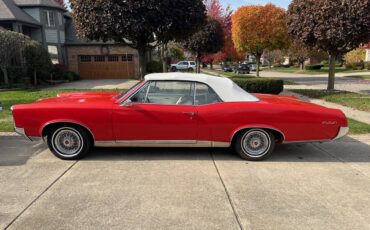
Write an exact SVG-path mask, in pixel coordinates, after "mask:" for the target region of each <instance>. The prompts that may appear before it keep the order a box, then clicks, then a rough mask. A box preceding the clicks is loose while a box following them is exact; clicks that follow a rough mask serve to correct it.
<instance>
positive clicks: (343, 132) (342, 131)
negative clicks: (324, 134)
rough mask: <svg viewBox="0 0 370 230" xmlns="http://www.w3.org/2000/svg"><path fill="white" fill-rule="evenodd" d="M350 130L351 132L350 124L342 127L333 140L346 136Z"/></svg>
mask: <svg viewBox="0 0 370 230" xmlns="http://www.w3.org/2000/svg"><path fill="white" fill-rule="evenodd" d="M348 132H349V127H348V126H345V127H340V128H339V132H338V134H337V136H336V137H335V138H334V139H333V140H338V139H340V138H342V137H344V136H346V135H347V134H348Z"/></svg>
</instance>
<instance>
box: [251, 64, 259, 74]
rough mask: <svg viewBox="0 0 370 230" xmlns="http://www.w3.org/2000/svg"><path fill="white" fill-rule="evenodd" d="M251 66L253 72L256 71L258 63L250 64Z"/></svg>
mask: <svg viewBox="0 0 370 230" xmlns="http://www.w3.org/2000/svg"><path fill="white" fill-rule="evenodd" d="M249 68H250V70H251V71H252V72H256V71H257V65H256V64H249Z"/></svg>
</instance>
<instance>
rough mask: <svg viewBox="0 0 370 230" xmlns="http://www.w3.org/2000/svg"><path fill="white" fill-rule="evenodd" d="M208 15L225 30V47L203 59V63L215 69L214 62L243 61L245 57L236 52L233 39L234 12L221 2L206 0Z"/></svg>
mask: <svg viewBox="0 0 370 230" xmlns="http://www.w3.org/2000/svg"><path fill="white" fill-rule="evenodd" d="M205 5H206V8H207V14H208V16H209V17H210V18H213V19H216V20H217V21H219V22H220V24H221V25H222V28H223V30H224V40H225V46H224V48H223V50H221V51H220V52H218V53H215V54H210V55H207V56H204V57H203V58H202V62H208V63H210V64H211V69H212V68H213V62H222V61H226V60H227V61H234V60H241V59H243V57H242V56H241V55H239V54H238V52H236V50H235V48H234V44H233V42H232V38H231V15H232V13H233V11H232V10H231V8H230V6H227V7H226V8H224V7H223V6H222V5H221V3H220V1H219V0H205Z"/></svg>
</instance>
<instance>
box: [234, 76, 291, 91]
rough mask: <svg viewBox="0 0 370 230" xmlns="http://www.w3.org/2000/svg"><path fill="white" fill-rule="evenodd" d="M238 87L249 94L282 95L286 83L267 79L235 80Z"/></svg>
mask: <svg viewBox="0 0 370 230" xmlns="http://www.w3.org/2000/svg"><path fill="white" fill-rule="evenodd" d="M232 80H233V81H234V82H235V83H236V84H237V85H239V86H240V87H241V88H242V89H244V90H245V91H247V92H249V93H263V94H280V93H281V92H282V91H283V90H284V81H283V80H277V79H266V78H245V79H242V78H233V79H232Z"/></svg>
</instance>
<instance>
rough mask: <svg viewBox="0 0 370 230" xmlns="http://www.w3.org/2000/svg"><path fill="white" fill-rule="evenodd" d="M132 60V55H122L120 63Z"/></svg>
mask: <svg viewBox="0 0 370 230" xmlns="http://www.w3.org/2000/svg"><path fill="white" fill-rule="evenodd" d="M133 59H134V55H133V54H124V55H122V61H132V60H133Z"/></svg>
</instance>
